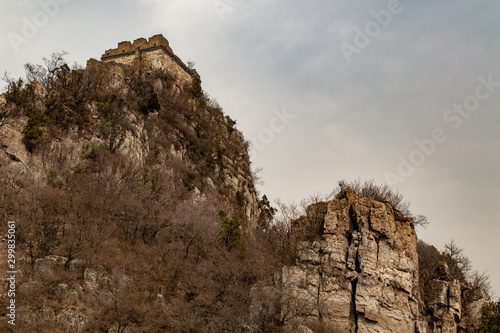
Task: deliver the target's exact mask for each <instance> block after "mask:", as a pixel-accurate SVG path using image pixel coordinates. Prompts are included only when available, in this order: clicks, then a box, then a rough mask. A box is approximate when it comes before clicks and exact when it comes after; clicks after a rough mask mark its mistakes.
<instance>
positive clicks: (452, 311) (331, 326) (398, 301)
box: [279, 188, 489, 333]
mask: <svg viewBox="0 0 500 333" xmlns="http://www.w3.org/2000/svg"><path fill="white" fill-rule="evenodd" d="M291 237H295V238H296V239H297V259H296V261H295V263H294V264H293V265H286V266H284V267H283V271H282V275H281V279H280V281H279V282H280V283H279V285H280V293H281V299H282V301H281V303H282V306H283V307H282V310H281V311H282V316H283V315H288V317H289V318H288V319H287V320H288V322H289V324H288V326H289V327H290V328H291V329H292V330H295V329H297V327H300V329H302V330H303V331H304V332H394V333H396V332H397V333H401V332H421V333H423V332H450V333H451V332H454V333H455V332H473V329H474V328H475V327H477V323H478V319H479V315H480V308H481V306H483V305H484V304H485V303H486V302H488V301H489V297H488V295H487V294H486V293H485V292H484V291H482V290H469V288H468V286H465V285H462V284H460V282H459V281H458V280H451V279H450V277H449V272H448V273H446V270H447V267H446V264H445V263H443V264H442V265H441V266H440V267H441V269H440V270H438V271H437V272H436V274H435V276H434V279H432V281H431V292H429V293H428V294H426V295H423V297H422V296H421V295H420V290H419V283H418V269H419V266H418V254H417V236H416V234H415V230H414V227H413V221H412V220H411V218H407V217H404V216H403V215H402V214H401V213H400V212H399V211H397V210H395V209H393V208H392V206H391V205H390V204H389V203H386V202H378V201H375V200H373V199H371V198H362V197H359V196H357V195H356V194H355V193H354V192H352V190H350V189H349V188H347V189H346V190H343V191H342V192H341V193H339V194H338V195H337V197H336V199H335V200H334V201H330V202H320V203H315V204H313V205H311V206H309V207H308V208H307V215H306V216H304V217H301V218H300V219H298V220H296V221H295V222H293V223H292V229H291ZM294 327H295V328H294Z"/></svg>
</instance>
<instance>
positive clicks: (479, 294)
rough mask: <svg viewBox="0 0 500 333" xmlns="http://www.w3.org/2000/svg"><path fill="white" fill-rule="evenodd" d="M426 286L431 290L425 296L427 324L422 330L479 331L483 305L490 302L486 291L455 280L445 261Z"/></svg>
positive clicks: (448, 332)
mask: <svg viewBox="0 0 500 333" xmlns="http://www.w3.org/2000/svg"><path fill="white" fill-rule="evenodd" d="M426 289H428V290H427V292H426V293H425V294H424V295H422V299H423V300H424V307H423V309H424V310H425V311H422V312H423V314H424V315H425V327H424V326H421V332H442V333H444V332H447V333H455V332H475V331H476V329H477V328H478V327H479V321H480V316H481V308H482V307H483V306H484V305H485V304H486V303H488V302H489V301H490V297H489V295H488V294H487V293H486V292H485V291H484V290H481V289H475V290H472V289H470V288H469V287H468V286H467V285H463V284H461V283H460V281H458V280H454V279H451V278H450V273H449V270H448V266H447V265H446V263H445V262H441V263H440V265H439V266H438V268H437V270H436V274H435V277H434V279H432V280H431V282H430V285H429V286H427V288H426ZM423 324H424V322H422V323H421V325H423Z"/></svg>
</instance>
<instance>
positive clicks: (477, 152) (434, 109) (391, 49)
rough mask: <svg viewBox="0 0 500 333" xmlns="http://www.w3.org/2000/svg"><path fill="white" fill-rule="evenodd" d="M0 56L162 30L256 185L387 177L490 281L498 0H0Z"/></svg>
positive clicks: (431, 230) (72, 51) (5, 64)
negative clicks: (226, 120)
mask: <svg viewBox="0 0 500 333" xmlns="http://www.w3.org/2000/svg"><path fill="white" fill-rule="evenodd" d="M0 4H1V8H2V11H1V12H0V50H1V52H0V71H1V72H2V73H3V72H4V71H7V72H9V73H11V76H13V77H19V76H23V75H24V68H23V65H24V64H25V63H41V62H42V58H43V57H48V56H49V55H50V54H51V53H52V52H59V51H62V50H64V51H66V52H68V53H69V54H68V55H67V57H66V59H67V60H68V61H69V62H71V63H73V62H77V63H79V64H81V65H85V63H86V61H87V60H88V59H90V58H96V59H100V56H101V55H102V54H103V53H104V51H105V50H106V49H109V48H115V47H116V46H117V43H118V42H120V41H126V40H129V41H133V40H134V39H137V38H140V37H145V38H148V37H150V36H153V35H155V34H163V35H164V36H165V37H166V38H167V39H168V40H169V42H170V46H171V47H172V49H173V50H174V52H175V53H176V54H177V55H178V56H179V57H180V58H181V59H183V60H184V62H187V61H194V62H195V63H196V68H197V71H198V73H200V75H201V78H202V81H203V83H202V86H203V89H204V90H205V92H206V93H208V94H209V95H210V96H211V97H213V98H215V99H216V100H217V101H218V102H219V104H220V105H221V106H222V107H223V109H224V112H225V113H226V114H227V115H229V116H230V117H231V118H233V119H234V120H236V121H237V127H238V128H239V129H240V130H241V131H242V132H243V134H244V136H245V137H246V138H247V139H248V140H249V141H250V142H251V145H252V151H251V159H252V166H253V168H254V169H257V168H262V170H263V171H262V172H261V174H260V175H261V177H262V178H263V180H264V184H263V185H261V186H259V188H258V189H259V191H260V193H262V194H266V195H267V196H268V198H270V200H271V201H273V200H276V199H280V200H282V201H285V202H299V201H301V200H302V199H304V198H306V197H308V196H310V195H312V194H315V193H325V194H326V193H330V192H331V191H332V190H333V189H334V188H335V187H336V185H337V182H338V181H339V180H341V179H346V180H348V181H351V180H355V179H358V178H359V179H362V180H363V179H374V180H375V181H376V182H378V183H389V184H391V185H393V186H394V187H395V188H397V189H398V190H399V191H400V192H401V193H402V194H403V195H404V197H405V199H406V200H408V201H410V202H411V210H412V211H413V213H414V214H423V215H425V216H427V218H428V220H429V222H430V225H429V226H428V227H427V229H423V228H418V229H417V233H418V236H419V238H420V239H423V240H424V241H426V242H427V243H430V244H433V245H435V246H436V247H437V248H438V249H440V250H442V247H443V245H444V244H445V243H446V242H448V241H450V240H451V239H454V240H455V242H456V244H457V245H458V246H459V247H461V248H463V249H464V252H465V254H466V255H467V256H468V257H469V258H470V259H471V260H472V263H473V266H474V268H475V269H477V270H478V271H481V272H482V271H487V273H488V274H489V275H490V279H491V283H492V285H493V287H494V290H495V292H496V296H497V297H498V296H500V265H498V254H499V253H500V241H499V235H500V223H499V222H500V221H499V217H498V207H499V206H500V205H499V203H500V190H499V189H500V174H499V172H498V169H499V167H500V154H499V148H500V112H499V105H500V43H499V42H498V36H500V20H498V13H499V12H500V2H498V1H493V0H478V1H470V0H444V1H428V0H422V1H411V0H401V1H397V0H389V1H376V0H362V1H341V0H337V1H331V0H328V1H327V0H318V1H298V0H286V1H285V0H274V1H273V0H266V1H263V0H172V1H165V0H163V1H160V0H120V1H119V0H99V1H97V0H89V1H78V0H40V1H34V0H29V1H28V0H19V1H7V0H0Z"/></svg>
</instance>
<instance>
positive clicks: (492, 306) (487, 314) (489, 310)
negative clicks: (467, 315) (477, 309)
mask: <svg viewBox="0 0 500 333" xmlns="http://www.w3.org/2000/svg"><path fill="white" fill-rule="evenodd" d="M479 332H481V333H500V300H499V301H498V302H496V303H495V302H491V303H489V304H486V305H485V306H483V308H482V309H481V324H480V326H479Z"/></svg>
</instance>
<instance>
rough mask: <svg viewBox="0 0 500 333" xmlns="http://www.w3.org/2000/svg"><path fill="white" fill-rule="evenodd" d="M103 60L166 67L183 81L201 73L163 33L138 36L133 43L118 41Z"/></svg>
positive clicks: (102, 57)
mask: <svg viewBox="0 0 500 333" xmlns="http://www.w3.org/2000/svg"><path fill="white" fill-rule="evenodd" d="M101 60H102V61H103V62H116V63H119V64H124V65H129V66H134V65H137V64H142V65H145V66H146V67H150V68H151V69H153V70H155V69H164V70H167V71H169V72H170V73H171V74H174V75H175V76H177V78H178V79H179V80H180V81H182V82H191V80H192V78H193V77H198V78H199V75H198V73H197V72H196V70H194V69H191V68H189V67H188V66H187V65H186V64H184V62H182V60H181V59H180V58H179V57H178V56H176V55H175V54H174V52H173V51H172V48H171V47H170V45H169V43H168V40H167V39H166V38H165V37H163V35H161V34H160V35H154V36H152V37H150V38H149V40H147V39H146V38H138V39H136V40H135V41H134V42H133V43H131V42H129V41H124V42H120V43H118V48H116V49H109V50H106V52H104V54H103V55H102V56H101Z"/></svg>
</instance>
